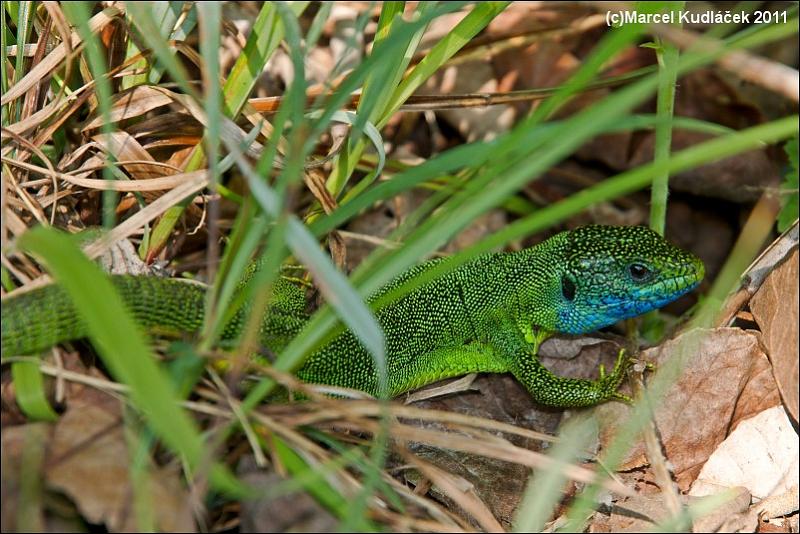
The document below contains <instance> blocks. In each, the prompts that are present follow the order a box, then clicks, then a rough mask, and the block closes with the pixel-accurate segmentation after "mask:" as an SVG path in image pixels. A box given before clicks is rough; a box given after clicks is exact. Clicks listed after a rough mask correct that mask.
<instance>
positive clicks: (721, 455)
mask: <svg viewBox="0 0 800 534" xmlns="http://www.w3.org/2000/svg"><path fill="white" fill-rule="evenodd" d="M798 454H800V450H798V441H797V433H796V432H795V431H794V429H793V428H792V425H791V423H790V421H789V418H788V417H787V416H786V412H785V411H784V410H783V408H782V407H780V406H773V407H772V408H770V409H768V410H764V411H763V412H761V413H760V414H758V415H756V416H755V417H751V418H750V419H746V420H745V421H742V423H741V424H740V425H739V427H738V428H737V429H736V430H734V431H733V433H731V435H730V436H728V438H727V439H726V440H725V441H723V442H722V443H720V445H719V447H717V449H716V450H715V451H714V453H713V454H712V455H711V457H710V458H709V459H708V461H707V462H706V463H705V465H703V469H702V471H700V474H699V475H698V477H697V480H695V481H694V483H693V484H692V488H691V490H690V495H696V496H703V495H713V494H715V493H719V492H720V491H721V490H723V489H727V488H730V487H734V486H742V487H746V488H747V489H748V490H749V491H750V493H752V494H753V497H755V498H757V499H760V500H763V499H766V498H767V497H772V496H775V495H781V494H783V493H785V492H787V491H788V490H790V489H791V488H792V486H794V487H796V486H797V477H798V473H799V471H798V469H800V463H798Z"/></svg>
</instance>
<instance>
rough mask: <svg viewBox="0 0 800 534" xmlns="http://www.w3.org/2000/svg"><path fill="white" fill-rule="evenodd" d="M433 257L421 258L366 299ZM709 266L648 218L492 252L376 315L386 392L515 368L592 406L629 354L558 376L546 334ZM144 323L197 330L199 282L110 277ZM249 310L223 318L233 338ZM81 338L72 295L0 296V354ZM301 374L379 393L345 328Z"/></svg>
mask: <svg viewBox="0 0 800 534" xmlns="http://www.w3.org/2000/svg"><path fill="white" fill-rule="evenodd" d="M437 261H439V260H433V261H430V262H427V263H424V264H422V265H419V266H417V267H414V268H412V269H410V270H409V271H407V272H406V273H404V274H402V275H401V276H399V277H398V278H397V279H395V280H394V281H392V282H391V283H389V284H388V285H387V286H386V287H384V288H383V289H382V290H380V291H379V292H377V293H376V294H375V295H373V296H372V297H371V299H370V300H371V301H372V300H375V299H376V298H378V297H379V296H380V295H382V294H384V293H385V292H387V291H389V290H391V289H392V288H394V287H396V286H397V285H399V284H401V283H402V282H404V281H406V280H408V279H411V278H413V277H415V276H418V275H419V274H420V273H421V272H423V271H425V270H426V269H429V268H430V267H431V266H432V265H434V264H435V263H436V262H437ZM703 275H704V267H703V263H702V262H701V261H700V260H699V259H698V258H697V257H695V256H693V255H692V254H690V253H688V252H685V251H683V250H681V249H679V248H677V247H675V246H673V245H671V244H669V243H668V242H667V241H665V240H664V239H663V238H661V237H660V236H659V235H657V234H656V233H655V232H653V231H651V230H649V229H648V228H645V227H612V226H587V227H583V228H579V229H577V230H573V231H570V232H562V233H560V234H558V235H556V236H553V237H552V238H550V239H548V240H547V241H545V242H543V243H541V244H540V245H537V246H535V247H532V248H529V249H526V250H522V251H519V252H512V253H498V254H487V255H484V256H480V257H478V258H476V259H475V260H473V261H471V262H469V263H466V264H464V265H462V266H460V267H459V268H457V269H455V270H454V271H452V272H450V273H449V274H447V275H445V276H443V277H441V278H438V279H436V280H434V281H432V282H429V283H427V284H425V285H423V286H421V287H420V288H418V289H416V290H415V291H413V292H411V293H409V294H408V295H406V296H405V297H403V298H401V299H399V300H397V301H395V302H393V303H392V304H390V305H388V306H386V307H384V308H383V309H381V310H379V311H378V312H377V314H376V315H377V318H378V322H379V323H380V325H381V327H382V328H383V331H384V333H385V335H386V354H387V363H388V377H389V390H390V393H391V394H392V395H398V394H400V393H403V392H405V391H408V390H411V389H415V388H418V387H421V386H424V385H426V384H429V383H431V382H435V381H437V380H441V379H444V378H449V377H455V376H460V375H464V374H467V373H475V372H491V373H503V372H510V373H512V374H513V375H514V376H515V377H516V378H517V380H519V381H520V382H521V383H522V384H523V385H524V386H525V387H526V388H527V389H528V391H529V392H530V393H531V395H532V396H533V398H534V399H535V400H536V401H538V402H540V403H542V404H547V405H550V406H558V407H578V406H590V405H593V404H597V403H599V402H603V401H605V400H609V399H614V398H624V396H622V395H620V394H618V393H617V389H618V387H619V385H620V383H621V381H622V380H623V379H624V378H625V376H626V374H627V369H628V365H629V360H628V359H627V358H624V357H622V356H620V358H618V361H617V365H616V366H615V368H614V370H613V371H612V372H611V373H610V374H605V373H604V372H603V371H602V369H601V376H600V379H599V380H580V379H574V378H565V377H559V376H556V375H554V374H553V373H551V372H550V371H548V370H547V369H546V368H545V367H544V366H543V365H542V364H541V363H539V361H538V359H537V358H536V349H537V347H538V343H539V342H540V341H541V340H543V339H545V338H546V337H547V336H549V335H551V334H553V333H556V332H561V333H567V334H582V333H586V332H590V331H593V330H596V329H598V328H602V327H604V326H608V325H610V324H613V323H615V322H617V321H619V320H621V319H626V318H630V317H634V316H637V315H640V314H642V313H645V312H647V311H650V310H653V309H656V308H658V307H660V306H663V305H664V304H667V303H668V302H671V301H673V300H675V299H676V298H678V297H680V296H681V295H683V294H685V293H687V292H689V291H691V290H692V289H693V288H694V287H696V286H697V284H698V283H699V282H700V280H702V278H703ZM112 278H113V280H114V284H115V285H116V287H117V289H118V290H119V291H120V293H121V294H122V297H123V300H124V301H125V302H126V303H127V304H128V306H129V307H130V310H131V312H132V313H133V314H134V316H135V317H136V318H137V320H138V321H139V323H140V324H142V326H143V327H144V328H145V329H147V330H148V331H155V332H157V333H173V334H175V333H186V332H188V333H193V332H197V331H198V330H199V328H200V327H201V325H202V322H203V306H204V298H205V295H204V291H205V290H204V289H203V287H202V286H199V285H196V284H187V283H185V282H181V281H177V280H165V279H157V278H151V277H133V276H114V277H112ZM304 310H305V301H304V294H303V292H302V290H300V289H298V288H297V287H295V286H293V285H291V284H290V283H288V282H281V283H278V284H276V289H275V295H274V299H273V304H272V306H271V308H270V309H269V310H268V312H267V313H266V314H265V318H264V320H263V323H262V328H261V342H262V344H263V345H264V347H265V348H267V349H269V350H270V351H272V352H275V353H278V352H280V351H281V350H282V349H283V348H284V347H285V346H286V344H287V343H288V342H289V341H290V340H291V339H292V337H293V336H294V335H296V333H297V332H299V331H300V330H301V329H302V328H303V326H304V324H305V323H306V321H307V320H308V316H307V315H306V314H305V311H304ZM240 328H241V319H240V318H238V317H237V318H235V319H233V320H232V321H231V322H230V323H229V324H228V325H227V326H226V329H225V332H224V335H223V338H224V339H228V340H234V339H236V337H237V336H238V334H239V332H240ZM85 336H86V329H85V327H84V326H83V324H82V322H81V320H80V318H79V317H78V314H77V313H76V312H75V310H74V308H73V306H72V304H71V302H70V301H69V299H68V297H67V296H66V293H65V292H64V291H63V290H61V289H60V288H59V287H57V286H48V287H43V288H39V289H36V290H33V291H30V292H28V293H23V294H21V295H19V296H14V297H11V298H8V299H6V300H4V301H3V306H2V351H3V354H4V355H12V354H15V355H16V354H31V353H37V352H40V351H42V350H45V349H47V348H49V347H51V346H52V345H55V344H57V343H60V342H63V341H67V340H73V339H78V338H81V337H85ZM297 375H298V377H300V378H301V379H302V380H304V381H307V382H313V383H321V384H328V385H333V386H340V387H349V388H354V389H359V390H362V391H365V392H367V393H370V394H373V395H375V394H377V393H378V377H377V371H376V369H375V366H374V364H373V361H372V357H371V356H370V354H369V353H368V352H367V351H366V350H365V349H364V348H363V347H362V346H361V343H360V342H359V341H358V339H357V338H356V337H355V336H354V335H353V334H352V333H351V332H349V331H344V332H342V333H341V334H340V335H338V336H337V337H336V338H334V339H333V340H332V341H331V342H329V343H328V344H327V345H325V346H324V347H322V348H321V349H320V350H318V351H317V352H315V353H313V354H312V355H311V356H310V357H309V359H308V360H307V361H306V363H305V365H304V366H303V367H302V368H301V369H300V370H299V371H298V372H297Z"/></svg>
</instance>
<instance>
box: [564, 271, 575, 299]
mask: <svg viewBox="0 0 800 534" xmlns="http://www.w3.org/2000/svg"><path fill="white" fill-rule="evenodd" d="M561 294H562V295H564V298H565V299H567V300H568V301H570V302H572V301H573V300H575V282H573V281H572V280H570V279H569V277H568V276H567V275H563V276H562V277H561Z"/></svg>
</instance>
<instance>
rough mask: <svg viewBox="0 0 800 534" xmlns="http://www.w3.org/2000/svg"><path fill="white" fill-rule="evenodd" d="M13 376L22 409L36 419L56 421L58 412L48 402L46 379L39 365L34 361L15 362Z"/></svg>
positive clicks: (12, 367)
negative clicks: (45, 388)
mask: <svg viewBox="0 0 800 534" xmlns="http://www.w3.org/2000/svg"><path fill="white" fill-rule="evenodd" d="M11 378H12V379H13V381H14V392H15V394H16V399H17V404H18V405H19V407H20V409H22V411H23V412H24V413H25V415H27V416H28V417H30V418H31V419H33V420H36V421H56V420H57V419H58V414H56V412H55V411H54V410H53V408H52V407H51V406H50V403H49V402H47V394H46V393H45V390H44V380H43V378H42V372H41V371H40V370H39V366H38V365H36V363H34V362H14V363H13V364H11Z"/></svg>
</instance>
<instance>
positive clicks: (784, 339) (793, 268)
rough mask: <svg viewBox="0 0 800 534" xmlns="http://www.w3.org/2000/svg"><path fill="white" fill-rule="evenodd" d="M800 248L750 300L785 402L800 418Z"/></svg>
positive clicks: (789, 410)
mask: <svg viewBox="0 0 800 534" xmlns="http://www.w3.org/2000/svg"><path fill="white" fill-rule="evenodd" d="M798 298H800V290H798V251H797V249H795V250H794V252H793V253H792V254H791V256H790V257H789V259H788V260H787V261H785V262H783V263H782V264H781V265H780V266H779V267H777V268H776V269H775V270H773V271H772V272H771V273H770V274H769V276H768V277H767V279H766V280H765V281H764V284H763V285H762V286H761V289H759V290H758V292H757V293H756V294H755V295H754V296H753V298H752V300H751V301H750V309H751V310H752V312H753V318H754V319H755V321H756V323H758V326H759V328H760V329H761V332H762V338H761V339H762V341H763V343H764V347H765V348H766V352H767V356H768V357H769V360H770V362H771V363H772V373H773V375H774V376H775V380H776V381H777V384H778V390H779V391H780V393H781V398H782V399H783V403H784V406H786V409H787V410H788V412H789V414H791V416H792V418H793V419H794V422H795V424H797V421H798V411H800V408H798V395H800V389H798V380H800V377H799V376H798V359H799V358H798V344H800V334H799V333H798V320H800V318H798V308H797V302H798Z"/></svg>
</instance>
